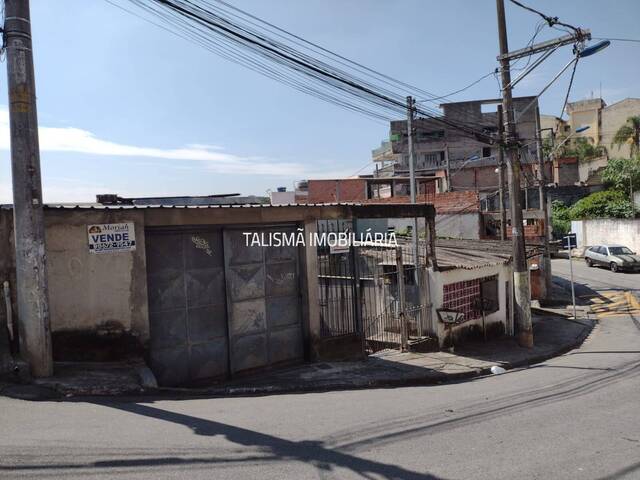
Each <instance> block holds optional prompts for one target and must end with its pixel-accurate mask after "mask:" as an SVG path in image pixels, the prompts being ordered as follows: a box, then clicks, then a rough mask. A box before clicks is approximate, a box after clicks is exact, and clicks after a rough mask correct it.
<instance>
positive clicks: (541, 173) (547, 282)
mask: <svg viewBox="0 0 640 480" xmlns="http://www.w3.org/2000/svg"><path fill="white" fill-rule="evenodd" d="M536 143H537V145H536V147H537V148H536V150H537V157H538V195H539V197H540V203H539V205H540V210H541V211H542V222H543V223H544V239H543V245H544V255H543V261H544V265H543V272H542V273H543V274H544V291H545V295H544V296H545V299H549V298H551V289H552V284H551V254H550V252H549V210H548V209H547V176H546V173H545V170H544V156H543V154H542V131H541V130H540V108H539V107H538V106H536Z"/></svg>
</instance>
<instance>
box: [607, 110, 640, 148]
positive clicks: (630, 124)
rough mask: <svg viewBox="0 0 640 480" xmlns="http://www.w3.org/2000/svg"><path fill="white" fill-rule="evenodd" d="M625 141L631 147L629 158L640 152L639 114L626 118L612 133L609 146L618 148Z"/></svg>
mask: <svg viewBox="0 0 640 480" xmlns="http://www.w3.org/2000/svg"><path fill="white" fill-rule="evenodd" d="M625 143H628V144H629V145H630V147H631V148H630V154H629V157H630V158H633V157H634V155H637V154H638V153H640V115H636V116H634V117H629V118H627V122H626V123H625V124H624V125H623V126H621V127H620V128H619V129H618V131H617V132H616V134H615V135H614V137H613V141H612V142H611V146H612V147H613V146H614V145H615V146H617V147H618V148H620V147H621V146H622V145H624V144H625Z"/></svg>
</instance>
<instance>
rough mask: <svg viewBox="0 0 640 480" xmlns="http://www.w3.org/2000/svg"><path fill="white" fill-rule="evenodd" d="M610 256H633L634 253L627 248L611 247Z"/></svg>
mask: <svg viewBox="0 0 640 480" xmlns="http://www.w3.org/2000/svg"><path fill="white" fill-rule="evenodd" d="M609 254H610V255H633V252H632V251H631V250H629V249H628V248H627V247H609Z"/></svg>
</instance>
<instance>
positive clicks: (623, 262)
mask: <svg viewBox="0 0 640 480" xmlns="http://www.w3.org/2000/svg"><path fill="white" fill-rule="evenodd" d="M584 261H585V262H586V263H587V265H588V266H589V267H594V266H597V265H603V266H605V267H607V268H609V269H611V271H612V272H617V271H618V270H631V271H635V272H637V271H640V256H638V255H636V253H635V252H633V251H631V249H630V248H628V247H625V246H624V245H594V246H593V247H589V248H588V249H587V250H586V251H585V252H584Z"/></svg>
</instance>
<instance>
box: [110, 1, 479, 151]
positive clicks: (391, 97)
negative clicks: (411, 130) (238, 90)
mask: <svg viewBox="0 0 640 480" xmlns="http://www.w3.org/2000/svg"><path fill="white" fill-rule="evenodd" d="M129 1H130V2H131V3H133V4H134V5H136V6H138V7H139V8H141V9H142V10H143V11H144V12H146V13H147V14H150V15H153V16H155V17H156V18H159V19H161V20H162V22H163V23H164V24H165V25H167V26H168V27H169V28H170V29H171V30H178V32H179V36H182V37H183V38H185V37H186V38H187V39H189V41H192V42H193V43H196V44H198V45H200V46H202V47H204V48H206V49H208V50H210V51H212V52H214V53H216V54H218V55H220V56H222V57H223V58H225V59H228V60H230V61H232V62H235V63H238V64H241V65H243V66H246V67H248V68H250V69H252V70H254V71H256V72H258V73H261V74H263V75H265V76H267V77H270V78H272V79H274V80H276V81H279V82H281V83H284V84H286V85H289V86H291V87H293V88H296V89H297V90H299V91H302V92H303V93H307V94H309V95H312V96H315V97H317V98H320V99H322V100H325V101H327V102H330V103H333V104H335V105H338V106H341V107H343V108H347V109H350V110H354V111H356V112H359V113H362V114H365V115H367V116H371V117H374V118H378V119H381V120H390V118H392V117H394V116H399V115H401V114H404V113H405V108H406V105H405V98H404V97H403V95H402V93H405V92H406V90H405V89H406V88H407V87H411V86H410V85H408V84H404V83H402V82H399V81H396V80H395V79H393V78H392V77H389V76H386V75H384V74H381V73H380V72H376V71H375V70H372V69H367V67H364V66H363V65H360V64H356V63H354V62H351V61H349V60H347V59H346V58H345V57H342V56H339V55H337V54H334V53H333V52H330V51H329V50H327V49H322V47H319V46H317V45H315V44H312V43H310V42H306V41H305V40H303V39H302V38H301V37H297V36H293V41H290V42H289V43H283V42H282V41H280V40H277V39H276V38H273V36H271V35H273V34H274V32H273V30H274V29H277V34H276V36H278V37H280V38H283V37H285V36H286V35H287V34H288V32H286V31H285V30H282V29H278V27H275V26H273V25H271V24H266V25H267V27H268V28H267V27H260V26H259V24H258V23H256V22H259V21H260V20H259V19H258V18H257V17H254V16H250V18H251V19H252V20H251V21H249V22H247V21H245V22H241V21H239V20H238V18H237V15H236V16H235V17H234V16H233V15H231V16H230V15H229V12H228V11H226V10H224V9H220V8H214V7H215V6H214V5H213V4H212V3H211V2H206V1H204V0H129ZM110 3H111V2H110ZM218 3H222V4H223V5H225V6H227V8H232V9H234V10H235V11H238V12H242V11H240V10H239V9H235V8H234V7H231V6H229V4H227V3H225V2H218ZM246 15H249V14H246ZM253 20H256V21H253ZM257 27H260V29H259V30H256V28H257ZM294 45H296V46H298V47H300V46H304V45H309V46H310V47H306V46H305V49H306V50H308V51H309V52H311V53H305V52H304V51H302V50H300V49H299V48H295V47H294ZM318 51H320V52H322V53H321V56H323V57H324V58H330V57H332V56H335V57H337V58H338V61H335V59H333V58H332V61H333V62H334V63H338V64H339V65H341V66H342V67H347V68H348V69H350V70H353V71H356V72H358V73H359V74H363V70H364V71H366V72H369V73H367V74H366V76H367V77H368V78H369V79H364V78H362V77H361V76H357V75H355V74H354V73H351V72H349V71H347V70H344V68H341V67H339V66H336V65H335V64H334V65H332V64H329V63H327V62H325V61H322V60H320V59H318V58H316V57H315V56H314V55H313V54H315V55H318ZM312 53H313V54H312ZM354 65H355V67H354ZM372 78H375V81H374V82H373V83H372V81H371V79H372ZM394 82H398V84H397V85H396V83H394ZM381 83H383V84H385V86H382V85H380V84H381ZM389 87H391V89H390V88H389ZM401 91H402V93H400V92H401ZM425 93H427V94H428V95H431V96H433V94H431V93H430V92H426V91H425ZM416 112H417V113H419V114H421V115H423V116H425V117H429V118H432V119H434V120H435V121H437V122H440V123H442V124H445V125H448V126H449V127H451V128H455V129H457V130H460V131H462V132H464V133H465V134H466V135H468V136H472V137H474V138H477V139H482V140H483V141H490V139H489V137H488V136H487V135H486V134H485V133H484V132H483V131H482V130H481V129H478V126H476V125H468V124H465V123H464V122H462V121H452V120H450V119H446V118H444V117H442V116H441V114H440V112H438V111H435V110H434V109H432V108H429V107H426V106H422V107H420V108H417V109H416Z"/></svg>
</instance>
